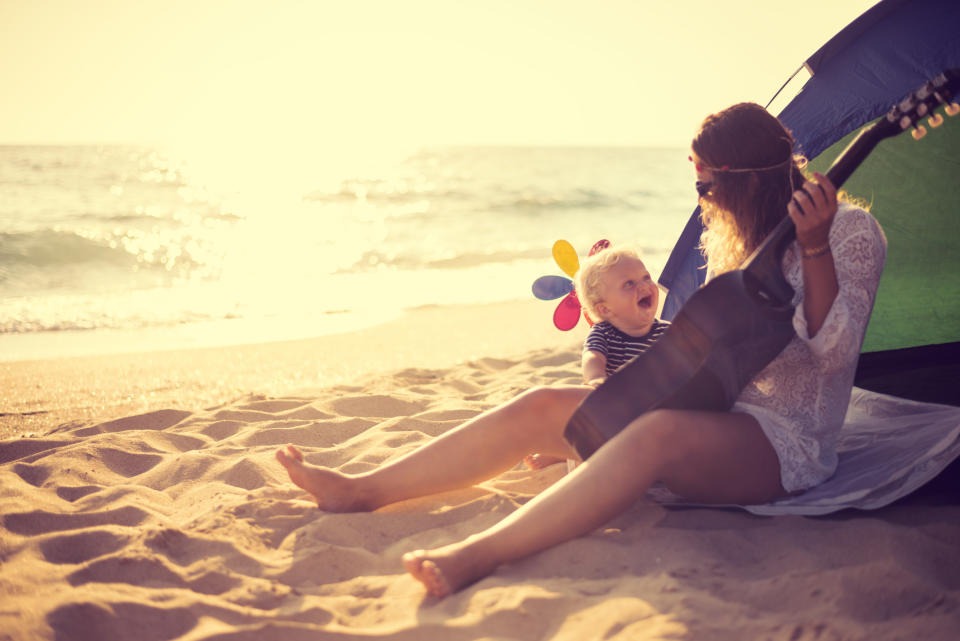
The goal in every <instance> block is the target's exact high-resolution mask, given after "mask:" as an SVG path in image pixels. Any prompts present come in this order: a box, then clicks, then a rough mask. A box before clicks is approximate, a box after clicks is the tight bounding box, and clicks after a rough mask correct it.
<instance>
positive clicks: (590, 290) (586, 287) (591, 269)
mask: <svg viewBox="0 0 960 641" xmlns="http://www.w3.org/2000/svg"><path fill="white" fill-rule="evenodd" d="M623 258H635V259H637V260H640V261H641V262H643V261H642V260H641V258H640V256H639V254H637V252H636V250H634V249H632V248H630V247H617V248H610V249H604V250H602V251H600V252H598V253H596V254H594V255H593V256H590V257H589V258H587V259H586V260H584V261H583V263H582V264H581V265H580V270H579V271H578V272H577V276H576V278H575V279H574V287H576V288H577V298H579V299H580V304H581V305H582V306H583V308H584V309H585V310H586V311H587V314H589V315H590V318H592V319H593V320H594V322H599V321H601V320H603V319H602V318H601V317H600V313H599V312H597V305H599V304H600V303H602V302H603V297H602V292H601V291H600V279H601V278H602V277H603V275H604V274H605V273H607V272H608V271H610V269H611V268H612V267H613V266H614V265H616V264H617V263H619V262H620V260H621V259H623Z"/></svg>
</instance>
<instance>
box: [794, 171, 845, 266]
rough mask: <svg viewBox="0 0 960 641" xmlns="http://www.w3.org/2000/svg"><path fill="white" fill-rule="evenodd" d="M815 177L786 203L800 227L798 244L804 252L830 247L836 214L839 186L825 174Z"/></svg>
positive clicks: (797, 225)
mask: <svg viewBox="0 0 960 641" xmlns="http://www.w3.org/2000/svg"><path fill="white" fill-rule="evenodd" d="M813 176H814V177H813V179H812V180H808V181H807V182H805V183H803V186H802V187H800V189H798V190H797V191H795V192H793V198H792V199H791V200H790V202H789V203H788V204H787V213H788V214H789V215H790V219H791V220H793V224H794V226H795V227H796V228H797V243H799V245H800V247H801V248H803V249H804V251H805V252H816V251H817V250H818V249H821V248H823V249H824V250H825V248H826V247H828V246H829V245H828V243H829V241H830V226H831V225H832V224H833V217H834V216H836V214H837V189H836V187H834V186H833V183H831V182H830V179H829V178H827V177H826V176H824V175H823V174H819V173H816V174H814V175H813Z"/></svg>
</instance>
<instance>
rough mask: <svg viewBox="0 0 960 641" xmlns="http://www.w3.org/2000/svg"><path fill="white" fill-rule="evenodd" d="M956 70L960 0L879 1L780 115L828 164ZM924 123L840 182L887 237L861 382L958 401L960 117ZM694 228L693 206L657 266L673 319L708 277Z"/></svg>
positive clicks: (818, 161) (813, 66) (816, 165)
mask: <svg viewBox="0 0 960 641" xmlns="http://www.w3.org/2000/svg"><path fill="white" fill-rule="evenodd" d="M951 68H960V2H958V1H957V0H884V1H882V2H879V3H878V4H876V5H874V6H873V7H872V8H871V9H869V10H868V11H867V12H865V13H864V14H863V15H862V16H860V17H859V18H858V19H856V20H855V21H853V22H852V23H850V24H849V25H848V26H847V27H846V28H844V29H843V30H842V31H840V32H839V33H838V34H837V35H836V36H834V37H833V38H832V39H831V40H830V41H829V42H827V43H826V44H825V45H823V46H822V47H821V48H820V49H819V50H818V51H817V52H816V53H814V54H813V55H812V56H810V58H808V59H807V60H806V62H805V63H804V66H803V67H802V68H801V69H800V70H798V74H795V75H800V74H804V75H806V74H805V72H804V69H805V70H806V72H808V73H809V79H808V80H807V81H806V83H805V84H804V85H803V88H802V89H801V90H800V92H799V93H798V94H797V95H796V97H794V98H793V99H792V100H791V101H790V102H789V104H787V106H786V107H785V108H784V109H783V110H782V111H780V112H779V113H778V116H779V117H780V119H781V120H782V121H783V122H784V123H785V124H786V125H787V126H788V127H789V128H790V129H791V131H792V132H793V134H794V137H795V138H796V140H797V143H798V145H799V151H800V152H801V153H803V154H804V155H805V156H806V157H807V158H808V159H810V160H811V163H810V167H811V169H813V170H817V171H825V170H826V169H827V168H828V167H829V166H830V163H831V162H832V161H833V159H834V158H836V156H837V155H839V153H840V152H841V151H842V150H843V148H844V147H845V146H846V145H847V143H848V142H849V141H850V140H852V138H853V137H854V136H855V135H856V134H857V133H858V131H859V130H860V129H862V128H863V127H864V126H866V125H869V124H870V123H872V122H874V121H875V120H876V119H877V118H879V117H881V116H882V115H883V114H885V113H886V112H887V111H888V110H889V109H890V107H891V106H892V105H893V104H895V103H897V102H899V101H900V100H901V99H903V98H904V97H905V96H907V95H908V94H910V93H911V92H912V91H914V90H916V89H917V88H919V87H920V86H921V85H923V83H924V82H926V81H927V80H928V79H930V78H932V77H933V76H936V75H937V74H939V73H940V72H942V71H944V70H945V69H951ZM788 83H789V81H788ZM954 98H955V99H958V97H956V96H955V97H954ZM942 111H943V108H942V107H941V108H940V110H938V113H940V112H942ZM927 129H928V130H929V131H928V133H927V135H926V136H925V137H923V138H921V139H920V140H914V138H913V137H912V136H911V135H910V134H909V133H904V134H902V135H900V136H898V137H896V138H892V139H888V140H885V141H883V142H881V143H880V145H879V146H878V147H877V148H876V149H875V150H874V152H873V153H872V154H871V155H870V157H869V158H868V159H867V160H866V161H865V162H864V163H863V164H862V165H861V166H860V167H859V169H857V171H856V172H855V173H854V174H853V176H852V177H851V178H850V179H849V180H848V181H847V182H846V183H845V184H844V186H843V188H844V190H845V191H847V192H848V193H850V194H851V195H853V196H855V197H857V198H860V199H862V200H865V201H866V202H867V203H869V204H870V210H871V212H872V213H873V214H874V216H876V218H877V219H878V220H879V221H880V223H881V225H882V226H883V229H884V231H885V233H886V235H887V239H888V242H889V248H888V254H887V263H886V269H885V270H884V275H883V278H882V280H881V282H880V289H879V291H878V293H877V300H876V304H875V307H874V312H873V316H872V317H871V321H870V325H869V327H868V329H867V336H866V339H865V341H864V346H863V354H862V355H861V359H860V367H859V370H858V374H857V384H858V385H860V386H862V387H867V388H870V389H874V390H876V391H882V392H887V393H892V394H896V395H898V396H904V397H907V398H914V399H916V400H929V401H938V402H947V403H951V404H960V273H958V271H960V261H958V260H957V258H958V256H960V116H957V117H955V118H953V119H951V118H949V117H947V118H946V122H945V123H944V124H943V125H942V126H940V127H938V128H936V129H931V128H930V127H929V125H928V126H927ZM701 230H702V228H701V226H700V221H699V210H697V211H695V212H694V213H693V215H692V216H691V218H690V220H689V221H688V223H687V226H686V228H685V229H684V231H683V234H682V235H681V237H680V240H679V241H678V243H677V245H676V246H675V248H674V250H673V253H672V254H671V256H670V259H669V260H668V262H667V264H666V266H665V267H664V270H663V273H662V274H661V277H660V284H661V285H663V286H664V288H665V289H667V291H668V295H667V297H666V300H665V302H664V310H663V316H664V318H666V319H668V320H669V319H670V318H672V317H673V316H674V315H675V314H676V312H677V311H678V310H679V309H680V307H681V306H682V305H683V303H684V301H685V300H686V299H687V298H688V297H689V295H690V294H691V293H692V292H693V291H694V290H695V289H696V288H697V287H699V286H700V285H701V284H703V280H704V276H705V270H704V269H702V266H703V257H702V255H701V254H700V251H699V250H698V249H697V242H698V239H699V236H700V232H701Z"/></svg>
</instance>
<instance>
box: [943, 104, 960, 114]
mask: <svg viewBox="0 0 960 641" xmlns="http://www.w3.org/2000/svg"><path fill="white" fill-rule="evenodd" d="M943 110H944V111H946V112H947V115H948V116H956V115H957V114H960V105H958V104H957V103H955V102H951V103H950V104H949V105H947V106H946V107H944V108H943Z"/></svg>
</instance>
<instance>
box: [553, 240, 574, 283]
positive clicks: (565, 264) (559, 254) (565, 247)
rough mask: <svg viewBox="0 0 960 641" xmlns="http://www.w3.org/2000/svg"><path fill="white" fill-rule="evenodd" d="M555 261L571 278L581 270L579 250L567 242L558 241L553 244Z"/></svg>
mask: <svg viewBox="0 0 960 641" xmlns="http://www.w3.org/2000/svg"><path fill="white" fill-rule="evenodd" d="M553 259H554V260H555V261H557V265H559V266H560V269H562V270H563V271H564V272H565V273H566V274H567V275H568V276H570V278H573V276H574V275H575V274H576V273H577V270H578V269H580V259H579V258H577V250H575V249H574V248H573V245H571V244H570V243H568V242H567V241H565V240H558V241H557V242H555V243H554V244H553Z"/></svg>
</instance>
